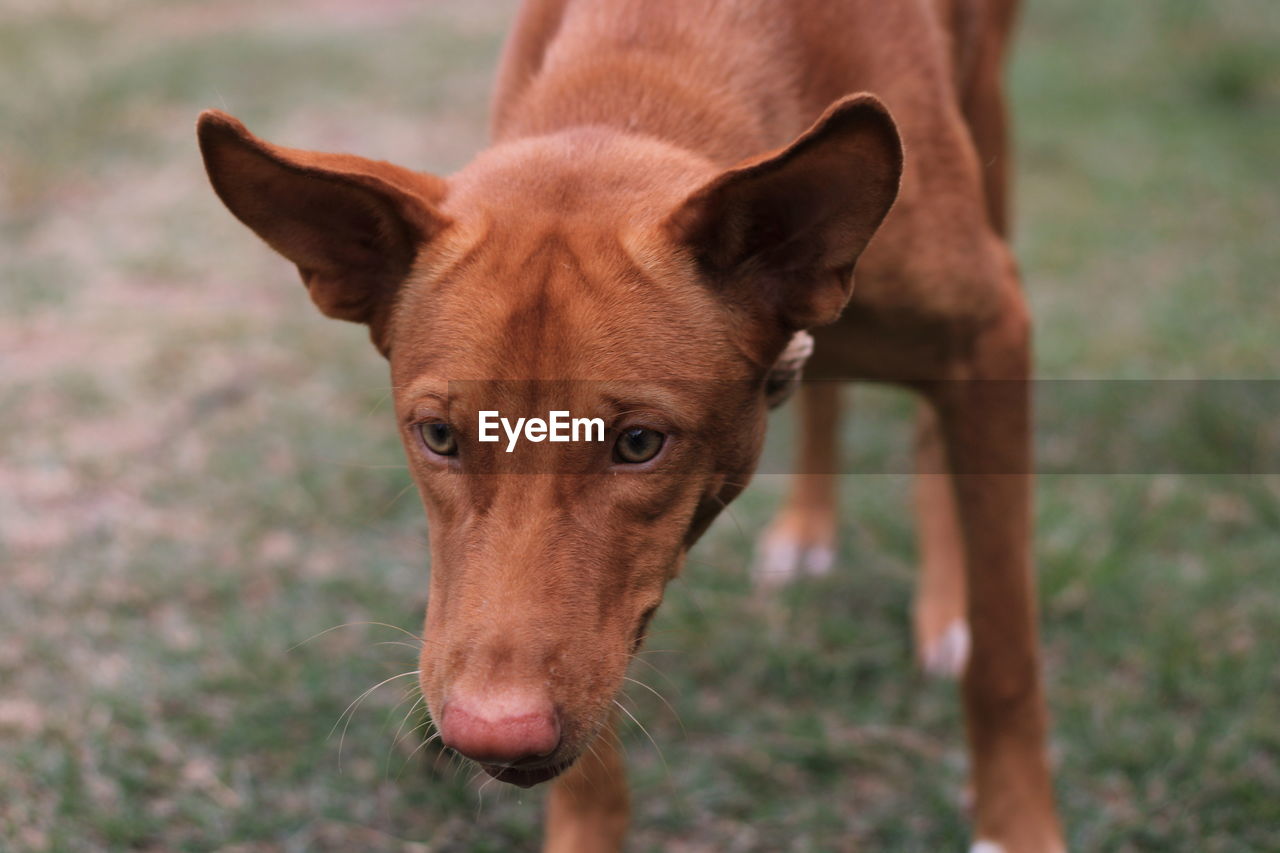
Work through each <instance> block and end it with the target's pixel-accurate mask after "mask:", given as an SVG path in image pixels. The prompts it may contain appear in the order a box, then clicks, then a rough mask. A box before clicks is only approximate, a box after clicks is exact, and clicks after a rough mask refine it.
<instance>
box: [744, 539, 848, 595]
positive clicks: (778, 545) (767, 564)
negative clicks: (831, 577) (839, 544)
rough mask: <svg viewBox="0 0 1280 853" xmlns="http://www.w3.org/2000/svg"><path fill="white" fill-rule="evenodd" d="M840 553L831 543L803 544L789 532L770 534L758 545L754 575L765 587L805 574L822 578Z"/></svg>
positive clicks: (758, 582)
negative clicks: (837, 553)
mask: <svg viewBox="0 0 1280 853" xmlns="http://www.w3.org/2000/svg"><path fill="white" fill-rule="evenodd" d="M835 562H836V552H835V549H834V548H832V547H831V546H829V545H801V544H800V543H799V542H797V541H796V540H795V539H793V538H791V537H790V536H786V535H774V536H769V535H766V536H765V537H764V538H763V539H762V540H761V541H760V544H759V545H758V546H757V547H756V559H755V564H754V565H753V566H752V570H751V574H752V575H753V576H754V577H755V580H756V584H757V585H759V586H762V587H765V588H774V587H779V586H783V585H785V584H788V583H790V582H791V581H793V580H795V578H796V577H798V576H799V575H801V574H806V575H813V576H814V577H821V576H823V575H825V574H827V573H829V572H830V571H831V567H832V566H834V565H835Z"/></svg>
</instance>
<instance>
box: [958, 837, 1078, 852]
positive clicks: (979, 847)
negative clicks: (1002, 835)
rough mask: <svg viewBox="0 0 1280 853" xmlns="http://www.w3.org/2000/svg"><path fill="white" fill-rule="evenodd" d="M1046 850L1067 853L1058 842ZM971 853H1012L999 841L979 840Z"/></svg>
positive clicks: (971, 849) (970, 849) (974, 843)
mask: <svg viewBox="0 0 1280 853" xmlns="http://www.w3.org/2000/svg"><path fill="white" fill-rule="evenodd" d="M1042 849H1045V851H1046V853H1066V850H1067V848H1065V847H1063V846H1062V845H1061V844H1058V843H1056V842H1054V843H1051V844H1050V846H1049V847H1048V848H1042ZM969 853H1010V851H1009V848H1007V847H1005V846H1004V845H1003V844H1001V843H1000V842H998V841H984V840H982V839H978V840H977V841H975V842H973V846H972V847H970V848H969Z"/></svg>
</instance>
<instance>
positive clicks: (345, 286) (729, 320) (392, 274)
mask: <svg viewBox="0 0 1280 853" xmlns="http://www.w3.org/2000/svg"><path fill="white" fill-rule="evenodd" d="M1011 7H1012V0H986V1H985V2H984V0H900V2H892V3H886V2H883V0H843V2H837V0H529V2H527V3H526V4H525V6H524V8H523V10H522V11H521V13H520V18H519V21H518V23H517V25H516V28H515V31H514V33H513V35H512V37H511V39H510V41H509V43H508V45H507V48H506V54H505V57H504V61H503V66H502V71H501V75H500V79H499V84H498V91H497V96H496V99H495V106H494V113H493V116H494V119H493V128H494V138H495V144H494V146H493V147H492V148H490V149H489V150H487V151H485V152H484V153H482V154H481V155H480V156H479V157H477V158H476V160H475V161H474V162H472V163H471V164H470V165H469V166H467V167H466V168H465V169H463V170H462V171H461V172H460V173H459V174H457V175H455V176H453V177H451V178H449V179H448V180H447V181H446V180H442V179H440V178H436V177H432V176H429V175H424V174H420V173H417V172H413V171H409V170H407V169H403V168H400V167H398V166H394V165H391V164H389V163H383V162H374V161H370V160H365V159H362V158H358V157H353V156H348V155H337V154H318V153H312V152H308V151H299V150H292V149H287V148H280V147H277V146H274V145H270V144H268V143H266V142H263V141H261V140H259V139H257V138H255V137H254V136H252V135H250V134H249V132H248V131H247V130H245V128H244V127H243V126H242V125H241V124H240V123H239V122H237V121H236V120H235V119H233V118H231V117H229V116H226V115H223V114H220V113H215V112H210V113H205V114H204V115H203V116H201V118H200V123H199V138H200V146H201V150H202V152H203V154H204V158H205V163H206V166H207V169H208V172H209V176H210V179H211V180H212V183H213V186H214V188H215V189H216V191H217V193H218V195H219V196H220V197H221V198H222V200H223V201H224V202H225V203H226V205H227V206H228V207H229V208H230V209H231V211H232V212H233V213H234V214H235V215H236V216H237V217H239V218H240V219H241V220H242V221H243V222H245V223H246V224H247V225H248V226H249V227H250V228H252V229H253V230H254V231H256V232H257V233H258V234H259V235H260V236H261V237H263V238H264V239H265V240H266V241H267V242H268V243H269V244H270V245H271V246H272V247H274V248H275V249H276V250H278V251H279V252H280V253H281V254H283V255H284V256H285V257H287V258H288V259H289V260H291V261H293V262H294V263H296V264H297V266H298V268H299V270H300V271H301V274H302V278H303V281H304V282H305V283H306V286H307V288H308V290H309V291H310V293H311V297H312V299H313V300H314V301H315V302H316V304H317V305H318V306H319V307H320V309H321V310H322V311H323V312H324V313H326V314H328V315H330V316H332V317H338V318H341V319H344V320H353V321H356V322H360V323H366V324H368V326H369V328H370V331H371V334H372V337H373V341H374V343H375V345H376V346H377V347H378V349H379V350H380V351H381V352H382V353H383V354H384V355H385V356H387V358H388V359H389V360H390V363H391V372H392V378H393V386H394V389H395V403H396V411H397V414H398V417H399V422H400V426H401V434H402V437H403V440H404V444H405V448H406V450H407V453H408V457H409V460H410V465H411V468H412V470H413V475H414V477H415V478H416V480H417V483H418V485H419V487H420V490H421V494H422V498H423V502H424V504H425V506H426V511H427V515H428V518H429V521H430V527H431V565H432V572H431V588H430V605H429V607H428V611H427V617H426V628H425V636H426V642H425V643H424V646H423V649H422V654H421V686H422V691H423V693H424V695H425V696H426V699H427V703H428V705H429V708H430V711H431V713H432V716H433V718H434V720H435V721H436V723H437V725H438V726H439V729H440V733H441V735H442V738H443V740H444V742H445V743H446V744H448V745H449V746H451V747H453V748H454V749H456V750H457V751H458V752H460V753H462V754H463V755H466V756H468V757H470V758H473V759H475V760H476V761H478V762H480V763H481V764H482V765H483V766H484V768H485V769H486V770H487V771H488V772H489V773H491V774H492V775H494V776H496V777H497V778H499V779H502V780H504V781H508V782H513V783H516V784H520V785H532V784H536V783H538V782H542V781H545V780H548V779H552V778H554V777H557V776H558V777H559V778H558V779H557V781H556V783H555V787H554V790H553V793H552V797H551V801H550V815H549V825H548V836H547V848H548V849H551V850H614V849H617V848H618V847H619V846H620V844H621V841H622V837H623V834H624V831H625V826H626V822H627V793H626V789H625V787H624V782H623V773H622V770H621V765H620V757H619V755H618V751H617V746H616V740H615V738H614V737H612V735H611V734H610V731H609V729H608V726H609V724H610V718H611V715H612V710H611V709H612V700H613V697H614V694H615V693H616V691H617V690H618V688H619V686H620V684H621V681H622V678H623V674H624V671H625V669H626V666H627V663H628V661H629V659H630V656H631V654H632V653H633V652H634V650H635V649H636V648H637V647H638V645H639V643H640V642H641V641H642V640H643V637H644V633H645V628H646V625H647V623H648V620H649V617H650V616H651V615H652V613H653V612H654V609H655V608H656V607H657V606H658V604H659V602H660V601H661V599H662V595H663V589H664V587H665V585H666V583H667V581H668V580H670V579H671V578H672V577H673V576H675V575H676V574H677V573H678V572H679V570H680V568H681V565H682V563H683V560H684V556H685V554H686V552H687V550H688V549H689V547H690V546H691V545H692V544H693V543H694V541H695V540H696V539H697V538H698V537H699V536H700V535H701V534H702V532H703V531H704V530H705V529H706V528H707V525H708V524H709V523H710V522H711V520H712V519H713V518H714V517H715V516H716V514H717V513H718V512H719V511H720V510H721V509H722V508H723V507H724V506H725V505H726V504H727V503H728V502H729V501H730V500H732V499H733V498H734V497H735V496H736V495H737V494H738V492H739V491H741V489H742V488H743V487H744V485H745V483H746V482H747V480H748V478H749V477H750V475H751V472H752V470H753V468H754V466H755V464H756V460H757V457H758V454H759V451H760V446H761V441H762V435H763V430H764V415H765V411H766V408H767V402H768V396H769V394H770V393H771V387H772V386H771V381H772V378H774V377H772V375H771V374H772V372H773V370H774V368H775V365H776V363H777V362H778V360H779V358H780V357H781V356H782V354H783V353H784V351H785V350H786V348H787V345H788V343H789V342H792V341H793V340H795V339H796V334H797V333H798V332H800V331H802V330H806V329H815V330H816V331H815V336H816V339H817V346H816V352H815V354H814V356H813V358H812V360H811V362H810V364H809V366H808V370H809V372H810V375H811V376H813V377H815V378H818V379H836V378H838V379H870V380H882V381H892V382H897V383H902V384H906V385H908V386H910V387H912V388H914V389H916V390H918V391H919V392H920V393H921V395H922V397H923V399H924V400H925V401H926V406H925V408H926V410H927V411H928V412H929V414H928V416H927V418H926V419H925V420H926V426H925V427H924V429H923V431H922V438H921V443H920V449H921V450H920V452H921V462H922V470H923V471H927V472H931V473H928V474H927V475H925V476H922V477H921V483H922V485H921V489H920V496H919V498H920V499H919V508H920V510H921V521H922V533H923V535H922V553H923V562H924V575H923V583H922V585H921V589H922V592H921V595H920V596H919V598H918V601H919V605H918V607H917V633H918V635H919V636H918V640H919V643H920V649H921V656H922V658H923V659H924V660H925V663H926V665H928V666H930V667H931V668H934V669H943V670H953V671H961V670H963V672H964V701H965V707H966V711H967V715H968V721H969V740H970V745H971V749H972V759H973V770H972V773H973V783H974V790H975V793H976V803H975V819H976V824H977V826H976V837H977V839H979V841H978V844H977V845H975V850H977V849H981V850H984V851H995V850H1003V851H1006V853H1047V851H1057V850H1061V849H1062V842H1061V832H1060V829H1059V826H1058V822H1057V818H1056V816H1055V812H1054V805H1053V795H1052V786H1051V783H1050V779H1049V773H1048V769H1047V766H1046V760H1045V745H1044V739H1045V728H1046V724H1045V714H1044V711H1043V701H1042V698H1041V686H1040V676H1039V671H1038V656H1037V638H1036V626H1035V618H1034V607H1033V595H1032V583H1031V575H1030V567H1029V502H1030V475H1029V440H1028V423H1029V418H1028V401H1027V387H1026V380H1027V378H1028V371H1029V369H1030V356H1029V326H1028V319H1027V312H1026V308H1025V304H1024V301H1023V297H1022V295H1021V292H1020V289H1019V286H1018V281H1017V274H1016V271H1015V268H1014V264H1013V262H1012V260H1011V258H1010V255H1009V252H1008V250H1007V248H1006V245H1005V243H1004V241H1003V239H1002V235H1003V232H1004V229H1005V198H1004V197H1005V189H1004V172H1005V163H1006V157H1005V142H1004V136H1005V129H1004V116H1003V112H1002V109H1003V108H1002V98H1001V91H1000V80H999V72H1000V66H1001V59H1002V53H1003V50H1004V45H1005V41H1006V36H1007V33H1008V30H1009V26H1010V19H1011V17H1012V8H1011ZM859 91H867V92H874V93H875V95H876V97H872V96H870V95H865V94H864V95H853V96H850V95H848V93H850V92H859ZM886 107H887V109H886ZM890 111H891V112H892V114H893V116H894V117H895V119H896V125H895V121H894V120H891V119H890V117H889V115H890ZM899 136H901V145H900V142H899ZM903 150H905V152H906V157H905V160H904V158H903V156H902V151H903ZM895 198H896V203H895ZM891 208H892V209H891ZM882 223H883V224H882ZM873 235H875V239H874V241H873V240H872V236H873ZM864 249H865V251H864ZM859 259H860V261H859ZM855 261H859V263H858V286H857V288H856V289H852V279H851V274H852V270H853V267H854V263H855ZM851 292H852V299H850V294H851ZM793 352H794V350H793ZM531 380H536V381H531ZM984 380H1000V381H999V382H994V381H984ZM802 403H803V406H802V411H803V413H804V418H805V421H806V424H807V426H806V438H805V440H804V446H803V448H802V463H803V464H802V470H803V471H805V472H810V473H808V474H806V475H803V476H799V477H797V478H796V485H795V489H794V492H793V495H792V497H791V499H790V501H789V503H788V505H787V507H786V508H785V509H784V511H783V513H782V514H781V515H780V517H779V520H778V521H777V522H776V523H775V524H774V526H773V527H772V528H771V529H770V531H769V533H768V536H767V537H766V542H765V548H764V549H763V555H762V562H761V566H762V571H763V572H764V574H763V576H762V577H763V578H764V579H768V578H770V577H772V576H773V575H774V574H782V575H785V574H787V573H789V572H791V571H792V570H794V569H796V568H797V567H799V568H805V567H806V566H807V567H809V568H821V567H822V564H823V563H824V562H827V561H828V558H827V557H826V556H825V555H824V549H828V548H830V545H831V542H832V540H833V531H834V527H835V510H834V495H833V492H832V488H831V484H832V477H831V476H830V474H833V473H834V472H835V461H834V448H833V441H834V436H835V430H834V423H835V416H836V401H835V397H834V391H833V390H831V384H830V383H827V384H821V383H819V384H817V385H815V386H812V387H810V388H809V389H807V390H806V393H805V395H804V398H803V400H802ZM553 410H567V411H570V412H573V413H574V414H575V415H577V414H586V415H589V416H591V417H599V418H601V419H602V421H604V423H605V424H606V426H607V435H608V441H607V442H605V443H603V444H595V443H590V442H577V443H572V444H570V445H553V444H551V443H550V442H547V443H538V444H528V443H526V444H523V445H521V446H520V447H519V449H518V452H513V453H507V452H505V445H504V444H503V443H497V444H493V443H485V442H484V441H481V440H480V439H481V438H482V433H481V431H480V429H479V427H478V424H479V422H480V421H479V418H480V417H481V414H480V413H482V412H486V411H495V412H500V413H501V414H502V415H503V416H505V417H510V418H512V419H514V418H516V417H518V416H519V417H530V416H534V415H541V414H543V413H546V412H548V411H553ZM526 437H529V433H526ZM813 472H817V473H813ZM823 472H826V473H823ZM970 652H971V653H970ZM966 663H967V666H966ZM984 845H985V846H984Z"/></svg>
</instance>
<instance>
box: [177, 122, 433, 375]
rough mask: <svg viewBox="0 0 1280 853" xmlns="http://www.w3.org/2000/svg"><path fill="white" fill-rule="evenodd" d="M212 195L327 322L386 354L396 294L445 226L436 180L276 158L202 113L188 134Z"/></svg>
mask: <svg viewBox="0 0 1280 853" xmlns="http://www.w3.org/2000/svg"><path fill="white" fill-rule="evenodd" d="M197 134H198V137H199V141H200V151H201V153H202V155H203V156H204V162H205V168H206V171H207V172H208V174H209V180H210V182H211V183H212V184H213V188H214V191H215V192H216V193H217V194H218V197H219V198H221V199H222V201H223V203H224V204H226V206H227V208H228V209H229V210H230V211H231V212H232V213H233V214H234V215H235V216H236V218H237V219H239V220H240V221H241V222H243V223H244V224H245V225H248V226H249V227H250V228H251V229H253V231H254V232H256V233H257V234H258V236H260V237H261V238H262V239H263V240H265V241H266V242H267V243H268V244H269V245H270V246H271V247H272V248H273V249H275V250H276V251H277V252H279V253H280V254H282V255H284V256H285V257H286V258H288V259H289V260H291V261H293V262H294V263H295V264H296V265H297V267H298V271H299V273H300V274H301V276H302V280H303V282H304V283H305V284H306V286H307V289H308V291H309V292H310V294H311V298H312V300H313V301H314V302H315V303H316V305H317V307H319V308H320V310H321V311H322V312H324V313H325V314H326V315H328V316H330V317H336V318H338V319H342V320H350V321H353V322H357V323H365V324H367V325H368V326H369V327H370V332H371V335H372V337H373V339H374V342H375V344H377V345H378V347H379V349H381V350H382V351H383V352H384V353H386V352H387V350H388V347H389V341H388V340H387V331H388V330H387V326H388V321H389V318H390V314H391V308H392V306H393V304H394V298H395V294H396V291H397V290H398V288H399V285H400V283H401V282H402V281H403V280H404V278H405V276H407V275H408V273H409V270H410V269H411V268H412V266H413V262H414V259H415V257H416V255H417V253H418V251H419V250H420V249H421V247H422V246H423V245H424V244H425V243H426V242H427V241H429V240H430V239H431V238H432V237H433V236H434V235H435V234H437V233H438V232H439V231H440V230H442V229H443V228H444V227H445V226H446V225H447V220H446V219H445V218H444V217H443V216H442V215H441V214H440V213H439V212H438V211H437V209H436V205H437V204H438V203H439V201H440V200H441V199H442V198H443V196H444V191H445V185H444V182H443V181H441V180H440V179H439V178H435V177H433V176H431V175H424V174H421V173H417V172H413V171H411V170H409V169H404V168H402V167H400V166H396V165H393V164H391V163H386V162H382V161H377V160H368V159H365V158H363V157H355V156H352V155H348V154H325V153H320V152H315V151H302V150H298V149H291V148H283V147H281V146H277V145H272V144H270V143H268V142H264V141H263V140H261V139H258V138H257V137H255V136H254V135H253V134H251V133H249V131H248V130H247V129H246V128H245V126H244V125H243V124H241V123H240V122H239V121H237V120H236V119H234V118H232V117H231V116H229V115H226V114H224V113H219V112H216V111H209V112H206V113H204V114H202V115H201V116H200V121H199V123H198V125H197Z"/></svg>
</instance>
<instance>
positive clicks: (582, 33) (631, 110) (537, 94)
mask: <svg viewBox="0 0 1280 853" xmlns="http://www.w3.org/2000/svg"><path fill="white" fill-rule="evenodd" d="M656 2H658V4H659V5H662V6H664V9H655V8H652V7H651V4H649V3H646V4H636V3H634V2H633V0H601V5H608V6H611V7H617V8H612V9H611V10H610V11H609V14H598V13H599V12H600V11H601V10H598V9H590V8H586V7H590V6H591V5H592V4H580V5H579V6H577V7H573V9H572V10H571V11H570V12H569V13H568V15H567V17H566V19H565V20H564V21H563V22H561V26H560V28H559V30H558V32H557V35H556V36H555V38H554V40H553V41H552V42H551V44H550V45H549V47H548V48H547V50H546V53H545V55H544V56H543V57H542V58H541V62H540V64H539V66H538V68H537V71H536V72H535V73H534V74H533V75H532V76H531V77H530V79H528V80H527V81H524V82H523V84H522V85H520V86H518V87H516V88H515V89H514V90H513V91H509V92H506V93H503V94H504V95H505V97H504V98H501V99H500V100H499V102H498V103H497V104H495V113H494V127H493V130H494V141H495V142H499V143H500V142H505V141H510V140H513V139H517V138H521V137H528V136H542V135H549V134H555V133H559V132H561V131H564V130H568V129H571V128H576V127H584V126H596V127H606V128H611V129H614V130H615V131H617V132H619V133H626V134H640V135H645V136H650V137H655V138H657V139H660V140H662V141H664V142H667V143H670V144H673V145H676V146H678V147H680V148H683V149H685V150H687V151H690V152H692V153H695V154H697V155H699V156H701V157H705V158H706V159H708V160H710V161H711V163H713V164H715V165H717V166H721V167H722V166H725V165H730V164H733V163H735V162H738V161H740V160H743V159H745V158H747V157H751V156H754V155H756V154H759V153H761V152H764V151H767V150H770V149H773V148H776V147H778V146H780V145H782V144H784V143H785V142H786V141H788V140H789V139H790V138H791V137H792V136H794V134H795V133H796V132H798V129H800V128H802V126H803V123H804V121H805V117H803V116H801V115H799V114H798V110H797V107H796V106H795V103H796V99H795V98H794V97H793V95H792V90H793V86H792V83H791V81H790V80H789V79H787V77H788V75H786V74H781V75H780V74H778V71H777V70H778V69H779V68H780V67H786V63H783V62H773V63H762V62H761V59H760V57H759V52H760V45H761V43H762V42H761V39H760V38H759V36H758V35H757V34H754V33H751V32H750V31H749V29H748V28H747V26H746V25H744V24H742V23H741V22H736V29H735V26H721V27H718V28H717V27H708V26H707V25H706V17H707V16H716V15H721V14H723V12H722V11H720V9H721V8H722V6H716V5H715V4H710V5H706V6H705V8H704V4H703V3H702V2H699V0H694V2H689V1H688V0H681V2H680V3H672V4H670V8H665V7H667V6H668V4H667V3H666V2H664V1H663V0H656ZM642 6H643V8H642ZM695 7H697V8H695ZM621 11H625V12H628V13H629V14H620V12H621ZM699 16H701V17H702V20H699ZM709 32H714V33H716V34H717V38H716V39H715V40H714V41H712V40H710V39H709V38H708V37H707V33H709ZM774 36H775V37H774V39H773V41H774V43H775V44H776V45H777V48H778V50H779V52H780V53H781V52H785V45H786V38H785V35H779V34H776V33H775V34H774ZM740 40H741V41H743V42H744V43H748V42H749V43H750V44H751V45H752V47H753V51H752V50H745V49H744V50H742V51H739V50H738V49H737V44H738V42H739V41H740ZM765 43H766V44H767V42H765ZM764 64H767V65H768V66H769V68H770V71H769V73H767V74H766V73H765V72H764V71H763V67H762V66H763V65H764ZM810 118H811V117H810Z"/></svg>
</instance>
